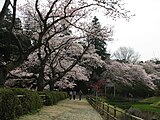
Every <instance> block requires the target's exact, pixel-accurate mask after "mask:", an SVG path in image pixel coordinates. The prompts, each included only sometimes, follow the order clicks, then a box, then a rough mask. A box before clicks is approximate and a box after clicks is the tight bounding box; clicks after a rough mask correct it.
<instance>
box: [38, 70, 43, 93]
mask: <svg viewBox="0 0 160 120" xmlns="http://www.w3.org/2000/svg"><path fill="white" fill-rule="evenodd" d="M43 89H44V72H43V68H41V69H40V71H39V77H38V79H37V91H43Z"/></svg>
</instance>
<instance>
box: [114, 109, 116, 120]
mask: <svg viewBox="0 0 160 120" xmlns="http://www.w3.org/2000/svg"><path fill="white" fill-rule="evenodd" d="M115 117H116V106H114V118H115Z"/></svg>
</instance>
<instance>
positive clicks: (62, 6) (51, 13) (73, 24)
mask: <svg viewBox="0 0 160 120" xmlns="http://www.w3.org/2000/svg"><path fill="white" fill-rule="evenodd" d="M7 1H8V0H6V2H7ZM6 2H5V3H6ZM9 2H10V1H9ZM16 2H17V0H14V3H13V4H14V5H13V25H12V26H13V27H14V20H15V15H16ZM7 7H8V4H7V5H6V4H5V5H4V7H3V8H4V10H2V12H5V9H6V8H7ZM99 8H101V9H99ZM19 10H21V11H22V15H23V16H24V18H28V19H30V21H31V22H32V23H34V24H32V25H33V27H32V26H31V27H29V28H28V29H27V30H26V32H24V34H25V35H26V36H28V37H29V38H30V39H31V42H32V43H33V44H32V46H31V47H29V48H28V50H27V51H24V50H23V48H22V46H21V44H20V42H19V39H16V41H17V46H18V47H19V57H18V58H17V59H15V60H14V61H12V62H9V63H7V64H6V65H5V66H6V68H7V70H8V71H11V70H13V69H14V68H16V67H18V66H20V65H21V64H22V63H23V62H24V61H25V60H26V59H27V58H28V56H29V55H32V54H35V53H37V52H38V53H37V56H38V60H39V65H40V70H39V76H38V77H39V78H38V81H37V83H38V84H39V85H38V86H39V90H42V89H43V84H44V83H43V81H44V80H43V79H44V77H45V75H44V70H45V67H46V63H47V61H48V60H49V58H50V56H51V55H52V54H54V56H55V57H56V52H57V51H63V50H64V48H65V47H67V46H68V41H70V40H68V39H65V42H64V43H62V44H60V45H59V46H56V47H55V48H51V45H50V43H51V42H50V41H55V42H53V43H56V42H58V39H59V38H60V36H61V35H62V36H63V35H64V34H65V35H66V34H68V29H69V28H71V29H74V33H78V35H79V36H78V38H82V37H83V38H85V35H86V33H88V34H90V35H91V34H96V35H97V36H99V37H104V36H105V37H108V32H107V33H106V34H104V35H102V34H98V33H95V31H89V30H88V29H87V28H88V26H87V23H86V22H85V21H86V19H87V16H89V15H90V14H92V13H93V12H94V11H96V10H102V11H103V13H104V15H106V16H107V17H108V16H109V17H112V18H113V19H115V18H117V17H123V18H126V19H129V17H128V13H129V11H127V10H125V9H124V8H123V3H122V1H116V2H115V1H108V0H106V1H104V0H92V1H88V0H78V1H75V0H61V1H60V0H54V1H51V0H47V1H44V2H40V1H39V0H34V1H29V0H28V1H27V2H26V4H24V5H23V6H21V7H19ZM2 12H1V13H2ZM0 17H1V18H4V17H3V13H2V14H1V15H0ZM28 19H24V22H26V20H28ZM26 23H27V24H29V23H28V22H26ZM13 27H11V28H13ZM31 28H36V29H34V30H33V29H31ZM29 31H31V32H29ZM28 32H29V33H31V34H28ZM96 32H97V31H96ZM11 33H13V35H15V34H14V31H11ZM106 35H107V36H106ZM15 37H16V35H15ZM64 44H65V45H64ZM90 45H91V42H89V41H88V42H87V44H86V48H84V49H83V52H82V53H81V55H79V56H78V58H77V59H76V60H74V61H72V65H70V66H68V68H66V70H65V72H64V71H63V73H61V75H60V76H61V77H62V76H64V75H65V74H66V73H67V72H69V71H70V70H71V69H72V68H73V67H74V66H75V65H76V64H77V63H78V62H79V60H80V59H81V58H82V57H83V54H84V53H85V52H86V51H87V49H88V48H89V46H90ZM64 46H65V47H64ZM62 48H63V49H62ZM34 52H35V53H34ZM43 52H45V53H43ZM58 53H59V52H58ZM59 55H61V54H59ZM59 55H58V57H56V59H53V60H57V59H60V58H61V57H59ZM59 64H61V63H59ZM61 77H58V78H61Z"/></svg>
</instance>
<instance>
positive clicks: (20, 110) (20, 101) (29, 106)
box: [0, 88, 68, 120]
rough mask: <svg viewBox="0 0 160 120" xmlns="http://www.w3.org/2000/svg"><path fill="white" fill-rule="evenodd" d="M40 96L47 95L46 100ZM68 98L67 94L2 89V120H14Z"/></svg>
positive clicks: (0, 118) (0, 108)
mask: <svg viewBox="0 0 160 120" xmlns="http://www.w3.org/2000/svg"><path fill="white" fill-rule="evenodd" d="M18 95H20V96H19V97H18ZM40 95H45V98H44V100H43V99H42V97H40ZM67 97H68V95H67V93H66V92H54V91H44V92H36V91H30V90H27V89H22V88H13V89H2V88H0V120H14V119H15V118H16V117H18V116H21V115H24V114H27V113H31V112H34V111H37V110H39V109H40V108H41V107H42V105H43V104H44V105H53V104H56V103H57V102H58V101H60V100H63V99H66V98H67ZM42 102H43V103H42Z"/></svg>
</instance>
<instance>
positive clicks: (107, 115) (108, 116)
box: [107, 104, 109, 120]
mask: <svg viewBox="0 0 160 120" xmlns="http://www.w3.org/2000/svg"><path fill="white" fill-rule="evenodd" d="M107 120H109V105H108V104H107Z"/></svg>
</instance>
